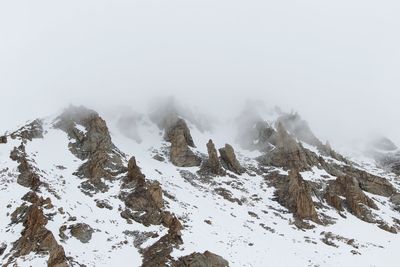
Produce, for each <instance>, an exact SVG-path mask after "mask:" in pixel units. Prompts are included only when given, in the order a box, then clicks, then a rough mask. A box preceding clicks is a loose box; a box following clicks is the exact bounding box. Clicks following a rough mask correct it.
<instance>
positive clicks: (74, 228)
mask: <svg viewBox="0 0 400 267" xmlns="http://www.w3.org/2000/svg"><path fill="white" fill-rule="evenodd" d="M69 229H70V230H71V235H72V236H73V237H75V238H76V239H78V240H79V241H81V242H82V243H88V242H89V241H90V240H91V239H92V234H93V232H94V230H93V228H92V227H90V225H88V224H86V223H77V224H74V225H71V226H70V227H69Z"/></svg>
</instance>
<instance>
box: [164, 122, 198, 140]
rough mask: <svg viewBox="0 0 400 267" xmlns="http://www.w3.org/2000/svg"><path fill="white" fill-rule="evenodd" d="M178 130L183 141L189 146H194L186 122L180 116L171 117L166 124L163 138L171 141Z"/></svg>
mask: <svg viewBox="0 0 400 267" xmlns="http://www.w3.org/2000/svg"><path fill="white" fill-rule="evenodd" d="M178 132H181V133H182V135H183V138H184V139H185V143H186V144H187V145H188V146H190V147H196V146H195V145H194V142H193V138H192V135H191V134H190V130H189V127H188V126H187V124H186V122H185V121H184V120H183V119H181V118H172V119H171V120H170V121H169V122H168V123H167V125H166V128H165V135H164V139H165V141H167V142H170V143H172V141H173V140H174V139H175V136H176V135H177V133H178Z"/></svg>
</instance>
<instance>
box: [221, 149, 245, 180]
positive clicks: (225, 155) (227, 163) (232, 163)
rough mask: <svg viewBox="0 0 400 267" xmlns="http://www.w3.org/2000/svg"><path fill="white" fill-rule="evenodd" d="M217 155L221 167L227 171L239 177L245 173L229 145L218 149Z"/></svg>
mask: <svg viewBox="0 0 400 267" xmlns="http://www.w3.org/2000/svg"><path fill="white" fill-rule="evenodd" d="M219 153H220V155H221V161H222V165H223V166H224V167H225V168H226V169H227V170H230V171H231V172H234V173H236V174H238V175H241V174H243V173H244V172H245V171H246V170H245V169H244V168H243V167H242V166H241V165H240V163H239V161H238V160H237V159H236V155H235V151H234V149H233V147H232V146H231V145H229V144H225V147H223V148H220V149H219Z"/></svg>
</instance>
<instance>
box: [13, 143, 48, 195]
mask: <svg viewBox="0 0 400 267" xmlns="http://www.w3.org/2000/svg"><path fill="white" fill-rule="evenodd" d="M27 157H28V156H27V154H26V152H25V145H24V144H23V143H21V145H20V146H19V147H18V148H17V147H15V148H14V150H13V151H11V153H10V158H11V159H12V160H14V161H17V162H18V163H19V164H18V171H19V175H18V178H17V183H18V184H20V185H22V186H25V187H28V188H31V189H32V190H37V189H38V188H39V186H40V185H41V182H40V177H39V175H38V174H37V172H36V168H35V167H34V166H33V165H32V164H31V163H30V161H29V160H28V158H27Z"/></svg>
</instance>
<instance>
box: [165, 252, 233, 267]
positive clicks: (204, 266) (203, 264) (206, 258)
mask: <svg viewBox="0 0 400 267" xmlns="http://www.w3.org/2000/svg"><path fill="white" fill-rule="evenodd" d="M173 266H175V267H228V266H229V263H228V261H226V260H225V259H224V258H222V257H221V256H218V255H217V254H214V253H212V252H209V251H206V252H204V253H202V254H201V253H198V252H195V253H192V254H190V255H188V256H185V257H181V258H179V262H176V263H175V264H174V265H173Z"/></svg>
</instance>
